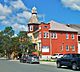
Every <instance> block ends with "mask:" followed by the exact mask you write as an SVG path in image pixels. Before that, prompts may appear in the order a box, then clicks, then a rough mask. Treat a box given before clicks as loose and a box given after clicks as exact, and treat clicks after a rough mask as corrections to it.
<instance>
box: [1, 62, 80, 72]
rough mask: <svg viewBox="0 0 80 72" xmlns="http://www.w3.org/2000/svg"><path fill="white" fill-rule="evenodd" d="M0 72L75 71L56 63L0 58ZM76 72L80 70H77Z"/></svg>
mask: <svg viewBox="0 0 80 72" xmlns="http://www.w3.org/2000/svg"><path fill="white" fill-rule="evenodd" d="M0 72H75V71H73V70H71V69H69V68H67V67H63V68H56V65H45V64H26V63H20V62H18V61H7V60H0ZM76 72H80V70H79V71H76Z"/></svg>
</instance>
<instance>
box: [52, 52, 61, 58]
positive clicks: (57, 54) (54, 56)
mask: <svg viewBox="0 0 80 72" xmlns="http://www.w3.org/2000/svg"><path fill="white" fill-rule="evenodd" d="M62 56H63V54H59V53H56V54H53V55H52V56H51V59H57V58H61V57H62Z"/></svg>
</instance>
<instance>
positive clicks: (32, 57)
mask: <svg viewBox="0 0 80 72" xmlns="http://www.w3.org/2000/svg"><path fill="white" fill-rule="evenodd" d="M26 62H27V63H30V64H32V63H37V64H39V63H40V62H39V57H38V56H36V55H28V56H27V61H26Z"/></svg>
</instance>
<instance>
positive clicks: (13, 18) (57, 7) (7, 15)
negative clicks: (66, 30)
mask: <svg viewBox="0 0 80 72" xmlns="http://www.w3.org/2000/svg"><path fill="white" fill-rule="evenodd" d="M34 6H35V7H36V8H37V12H38V17H39V21H40V22H41V21H44V22H46V23H47V22H50V21H51V20H54V21H57V22H60V23H63V24H80V0H0V30H3V29H4V28H5V27H6V26H12V27H13V29H14V30H15V31H16V32H18V31H20V30H27V23H28V21H29V19H30V17H31V9H32V7H34Z"/></svg>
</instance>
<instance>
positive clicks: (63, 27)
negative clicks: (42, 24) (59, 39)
mask: <svg viewBox="0 0 80 72" xmlns="http://www.w3.org/2000/svg"><path fill="white" fill-rule="evenodd" d="M49 30H54V31H66V32H78V30H76V29H73V28H71V27H68V26H66V24H61V23H58V22H55V21H50V29H49Z"/></svg>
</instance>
